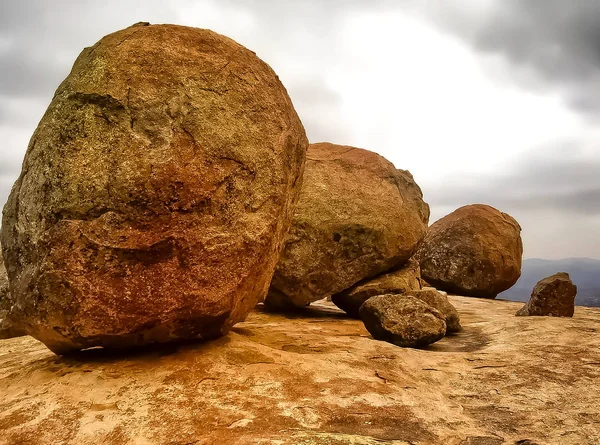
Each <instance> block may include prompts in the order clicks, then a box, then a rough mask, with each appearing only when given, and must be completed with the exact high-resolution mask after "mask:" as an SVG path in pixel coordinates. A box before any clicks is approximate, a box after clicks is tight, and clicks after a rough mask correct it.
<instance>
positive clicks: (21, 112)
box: [0, 0, 600, 258]
mask: <svg viewBox="0 0 600 445" xmlns="http://www.w3.org/2000/svg"><path fill="white" fill-rule="evenodd" d="M139 21H149V22H151V23H177V24H182V25H189V26H196V27H201V28H211V29H213V30H215V31H217V32H220V33H222V34H225V35H228V36H229V37H232V38H233V39H235V40H237V41H238V42H239V43H241V44H243V45H245V46H246V47H248V48H250V49H252V50H253V51H255V52H256V53H257V54H258V56H259V57H261V58H262V59H263V60H265V61H266V62H267V63H269V64H270V65H271V66H272V67H273V68H274V70H275V71H276V72H277V73H278V74H279V77H280V78H281V80H282V81H283V83H284V84H285V86H286V87H287V89H288V91H289V93H290V96H291V98H292V100H293V102H294V104H295V106H296V110H297V111H298V114H299V115H300V118H301V119H302V120H303V122H304V125H305V127H306V130H307V134H308V137H309V139H310V140H311V142H318V141H329V142H334V143H340V144H348V145H354V146H358V147H363V148H366V149H369V150H373V151H376V152H378V153H380V154H382V155H383V156H385V157H387V158H388V159H389V160H391V161H392V162H394V164H395V165H396V166H397V167H398V168H403V169H408V170H410V171H411V172H412V173H413V174H414V176H415V178H416V180H417V182H418V183H419V185H420V186H421V188H422V189H423V192H424V195H425V199H426V201H428V202H429V203H430V205H431V207H432V219H431V222H433V221H435V220H436V219H438V218H440V217H441V216H443V215H445V214H447V213H449V212H451V211H452V210H454V209H456V208H457V207H460V206H462V205H465V204H470V203H475V202H480V203H486V204H490V205H493V206H495V207H497V208H498V209H500V210H502V211H504V212H507V213H509V214H511V215H512V216H514V217H515V218H516V219H517V220H518V221H519V222H520V224H521V226H522V228H523V232H522V236H523V241H524V246H525V254H524V256H525V257H526V258H529V257H542V258H564V257H580V256H585V257H592V258H600V146H599V145H598V142H597V141H598V140H599V136H600V2H595V1H591V0H589V1H588V0H570V1H565V0H471V1H468V0H444V1H439V2H437V1H436V2H433V1H432V2H426V1H418V0H413V1H409V0H405V1H402V0H395V1H392V0H387V1H386V0H380V1H377V0H343V1H342V0H327V1H324V0H246V1H242V0H237V1H236V0H214V1H191V0H189V1H186V0H180V1H175V0H173V1H166V0H146V1H144V2H141V1H140V2H133V1H123V0H122V1H115V0H103V1H101V2H99V1H97V0H93V1H92V0H77V1H75V0H63V1H59V0H57V1H52V2H50V1H45V0H39V1H26V0H3V1H2V3H1V4H0V144H1V145H0V204H3V203H4V202H5V201H6V198H7V196H8V193H9V191H10V187H11V186H12V183H13V182H14V180H15V179H16V177H17V176H18V174H19V171H20V166H21V161H22V159H23V155H24V152H25V150H26V147H27V143H28V141H29V138H30V137H31V134H32V133H33V130H34V129H35V127H36V125H37V123H38V121H39V120H40V118H41V117H42V114H43V113H44V111H45V109H46V107H47V106H48V104H49V103H50V100H51V98H52V95H53V93H54V90H55V89H56V88H57V87H58V85H59V83H60V82H61V81H62V79H63V78H64V77H65V76H66V75H67V74H68V72H69V70H70V68H71V65H72V64H73V62H74V60H75V58H76V57H77V55H78V54H79V52H80V51H81V50H82V49H83V48H84V47H86V46H91V45H93V44H94V43H95V42H96V41H97V40H99V39H100V38H101V37H102V36H104V35H105V34H108V33H110V32H112V31H116V30H118V29H121V28H124V27H126V26H129V25H131V24H133V23H135V22H139Z"/></svg>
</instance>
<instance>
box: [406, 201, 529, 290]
mask: <svg viewBox="0 0 600 445" xmlns="http://www.w3.org/2000/svg"><path fill="white" fill-rule="evenodd" d="M522 255H523V244H522V242H521V227H520V226H519V224H518V223H517V221H515V219H514V218H512V217H511V216H510V215H507V214H506V213H502V212H500V211H498V210H496V209H495V208H493V207H490V206H487V205H483V204H473V205H468V206H464V207H461V208H459V209H458V210H455V211H454V212H452V213H450V214H449V215H446V216H445V217H443V218H442V219H440V220H438V221H436V222H435V223H434V224H433V225H432V226H431V227H430V228H429V230H428V232H427V235H426V236H425V240H424V241H423V244H422V245H421V247H420V248H419V251H418V253H417V255H416V256H417V258H418V259H419V261H420V264H421V275H422V276H423V278H424V279H425V280H426V281H427V283H430V284H431V285H432V286H433V287H435V288H437V289H441V290H445V291H447V292H451V293H455V294H457V295H465V296H471V297H483V298H496V295H498V294H499V293H500V292H502V291H504V290H506V289H508V288H510V287H511V286H512V285H514V284H515V283H516V282H517V280H518V279H519V277H520V275H521V257H522Z"/></svg>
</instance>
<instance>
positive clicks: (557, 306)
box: [516, 272, 577, 317]
mask: <svg viewBox="0 0 600 445" xmlns="http://www.w3.org/2000/svg"><path fill="white" fill-rule="evenodd" d="M576 295H577V286H575V285H574V284H573V282H572V281H571V278H570V277H569V274H567V273H565V272H559V273H557V274H554V275H551V276H549V277H546V278H544V279H543V280H540V281H539V282H538V283H537V284H536V285H535V287H534V288H533V292H532V293H531V298H530V299H529V301H528V302H527V303H526V304H525V306H523V307H522V308H521V309H520V310H519V311H518V312H517V314H516V315H541V316H544V315H547V316H550V317H572V316H573V313H574V311H575V296H576Z"/></svg>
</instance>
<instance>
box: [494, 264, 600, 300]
mask: <svg viewBox="0 0 600 445" xmlns="http://www.w3.org/2000/svg"><path fill="white" fill-rule="evenodd" d="M556 272H567V273H568V274H569V276H570V277H571V280H572V281H573V283H575V285H576V286H577V297H575V304H576V305H578V306H592V307H600V261H599V260H593V259H591V258H565V259H562V260H542V259H539V258H530V259H527V260H523V267H522V269H521V278H520V279H519V281H517V283H516V284H515V285H514V286H513V287H512V288H510V289H509V290H507V291H505V292H502V293H501V294H500V295H498V298H503V299H506V300H512V301H527V300H529V297H530V295H531V291H532V290H533V287H534V286H535V285H536V283H537V282H538V281H539V280H541V279H542V278H545V277H547V276H549V275H553V274H555V273H556Z"/></svg>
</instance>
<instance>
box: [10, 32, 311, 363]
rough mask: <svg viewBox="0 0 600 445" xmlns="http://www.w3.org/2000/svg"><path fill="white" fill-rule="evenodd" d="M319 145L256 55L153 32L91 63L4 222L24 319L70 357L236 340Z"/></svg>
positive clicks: (49, 116)
mask: <svg viewBox="0 0 600 445" xmlns="http://www.w3.org/2000/svg"><path fill="white" fill-rule="evenodd" d="M307 147H308V142H307V139H306V136H305V133H304V129H303V126H302V124H301V122H300V120H299V119H298V116H297V115H296V112H295V111H294V107H293V106H292V103H291V101H290V99H289V97H288V94H287V92H286V90H285V88H284V87H283V85H282V84H281V82H280V81H279V79H278V77H277V75H276V74H275V73H274V72H273V70H272V69H271V68H270V67H269V66H268V65H267V64H265V63H264V62H263V61H261V60H260V59H259V58H258V57H257V56H256V55H255V54H254V53H253V52H251V51H249V50H248V49H246V48H244V47H243V46H241V45H239V44H237V43H236V42H234V41H233V40H230V39H228V38H226V37H224V36H221V35H219V34H216V33H214V32H212V31H209V30H203V29H195V28H188V27H182V26H173V25H148V24H144V23H142V24H138V25H134V26H133V27H130V28H127V29H124V30H121V31H118V32H115V33H114V34H110V35H108V36H106V37H104V38H103V39H102V40H100V41H99V42H98V43H97V44H95V45H94V46H93V47H91V48H86V49H84V51H83V52H82V53H81V55H80V56H79V58H78V59H77V61H76V62H75V65H74V66H73V69H72V71H71V73H70V74H69V76H68V77H67V78H66V79H65V81H64V82H63V83H62V84H61V85H60V87H59V88H58V90H57V91H56V94H55V96H54V98H53V100H52V103H51V104H50V106H49V108H48V110H47V111H46V114H45V115H44V117H43V118H42V121H41V122H40V124H39V126H38V128H37V130H36V131H35V133H34V135H33V137H32V139H31V142H30V144H29V148H28V150H27V154H26V156H25V161H24V164H23V171H22V173H21V175H20V177H19V179H18V180H17V182H16V184H15V186H14V187H13V189H12V193H11V195H10V198H9V200H8V202H7V204H6V206H5V208H4V217H3V224H2V243H3V245H4V256H5V261H6V265H7V269H8V275H9V277H10V286H11V298H12V299H13V300H14V301H15V306H16V308H17V309H16V310H13V311H12V312H11V317H13V319H18V321H19V323H20V324H21V325H22V326H23V327H24V328H25V329H26V331H27V332H28V333H29V334H31V335H32V336H34V337H36V338H37V339H39V340H41V341H42V342H44V343H45V344H46V345H47V346H48V347H49V348H50V349H52V350H53V351H55V352H57V353H64V352H69V351H73V350H79V349H82V348H88V347H92V346H98V345H99V346H105V347H128V346H133V345H140V344H146V343H153V342H169V341H173V340H178V339H190V338H210V337H215V336H219V335H222V334H224V333H226V332H227V331H228V330H229V329H230V328H231V326H232V325H233V324H234V323H236V322H239V321H241V320H243V319H244V318H245V317H246V315H247V314H248V312H249V311H250V310H251V309H252V308H253V307H254V306H255V305H256V303H257V302H258V301H260V300H262V299H263V298H264V296H265V294H266V292H267V289H268V286H269V283H270V279H271V276H272V273H273V270H274V267H275V263H276V262H277V258H278V257H279V254H280V252H281V249H282V247H283V241H284V237H285V234H286V233H287V231H288V228H289V225H290V221H291V216H292V207H293V205H294V204H295V201H296V200H297V196H298V193H299V186H300V182H301V174H302V170H303V164H304V160H305V155H306V149H307Z"/></svg>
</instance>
